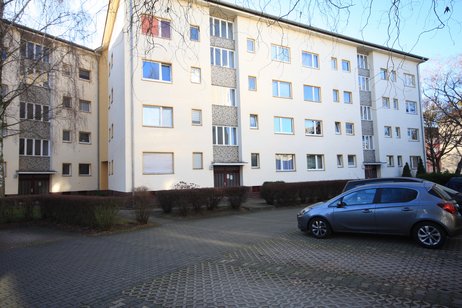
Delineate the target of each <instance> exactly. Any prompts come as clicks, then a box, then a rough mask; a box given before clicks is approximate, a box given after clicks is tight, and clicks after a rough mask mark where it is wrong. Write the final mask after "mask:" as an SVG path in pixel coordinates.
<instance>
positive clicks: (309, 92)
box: [303, 85, 321, 102]
mask: <svg viewBox="0 0 462 308" xmlns="http://www.w3.org/2000/svg"><path fill="white" fill-rule="evenodd" d="M303 98H304V100H305V101H310V102H320V101H321V88H319V87H315V86H307V85H304V86H303Z"/></svg>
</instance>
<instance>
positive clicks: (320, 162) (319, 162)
mask: <svg viewBox="0 0 462 308" xmlns="http://www.w3.org/2000/svg"><path fill="white" fill-rule="evenodd" d="M309 158H314V165H315V166H314V168H310V166H309V164H308V159H309ZM306 170H308V171H322V170H324V155H322V154H306Z"/></svg>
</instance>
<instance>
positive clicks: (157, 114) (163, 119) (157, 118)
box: [143, 105, 173, 127]
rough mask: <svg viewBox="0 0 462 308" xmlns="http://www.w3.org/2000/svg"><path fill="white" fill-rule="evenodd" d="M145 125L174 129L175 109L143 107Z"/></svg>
mask: <svg viewBox="0 0 462 308" xmlns="http://www.w3.org/2000/svg"><path fill="white" fill-rule="evenodd" d="M143 125H144V126H154V127H173V108H172V107H163V106H146V105H145V106H143Z"/></svg>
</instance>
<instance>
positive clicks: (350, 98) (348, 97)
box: [343, 91, 353, 104]
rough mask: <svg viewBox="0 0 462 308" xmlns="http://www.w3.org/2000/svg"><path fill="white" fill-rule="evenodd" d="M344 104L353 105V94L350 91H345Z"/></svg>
mask: <svg viewBox="0 0 462 308" xmlns="http://www.w3.org/2000/svg"><path fill="white" fill-rule="evenodd" d="M343 102H344V103H345V104H352V103H353V93H351V92H349V91H343Z"/></svg>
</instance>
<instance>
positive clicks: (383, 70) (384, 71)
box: [379, 68, 388, 80]
mask: <svg viewBox="0 0 462 308" xmlns="http://www.w3.org/2000/svg"><path fill="white" fill-rule="evenodd" d="M379 74H380V79H381V80H388V70H387V69H386V68H381V69H380V73H379Z"/></svg>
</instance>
